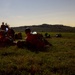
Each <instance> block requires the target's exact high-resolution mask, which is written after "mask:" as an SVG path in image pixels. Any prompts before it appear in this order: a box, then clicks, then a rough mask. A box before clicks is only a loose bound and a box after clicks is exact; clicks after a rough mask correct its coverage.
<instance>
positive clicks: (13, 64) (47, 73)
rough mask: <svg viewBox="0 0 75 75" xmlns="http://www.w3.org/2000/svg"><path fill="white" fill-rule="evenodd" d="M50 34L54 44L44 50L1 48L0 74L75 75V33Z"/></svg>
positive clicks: (14, 47) (51, 41) (50, 40)
mask: <svg viewBox="0 0 75 75" xmlns="http://www.w3.org/2000/svg"><path fill="white" fill-rule="evenodd" d="M42 34H43V35H44V32H43V33H42ZM49 34H50V35H51V38H47V40H48V41H49V42H50V43H51V44H52V45H53V46H51V47H49V48H47V49H46V50H45V51H44V52H43V51H39V52H38V53H36V52H32V51H30V50H28V49H26V48H24V49H20V48H17V46H10V47H5V48H0V75H75V33H61V34H62V37H61V38H56V37H55V35H56V34H57V32H49ZM23 36H24V33H23Z"/></svg>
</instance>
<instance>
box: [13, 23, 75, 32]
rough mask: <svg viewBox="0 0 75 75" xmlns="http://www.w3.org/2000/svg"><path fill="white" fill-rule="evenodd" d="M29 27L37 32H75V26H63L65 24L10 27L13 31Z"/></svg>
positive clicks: (20, 30)
mask: <svg viewBox="0 0 75 75" xmlns="http://www.w3.org/2000/svg"><path fill="white" fill-rule="evenodd" d="M27 27H29V28H30V29H31V30H32V31H37V32H40V31H42V32H75V27H70V26H65V25H57V24H56V25H49V24H42V25H32V26H20V27H12V28H13V29H14V30H15V31H19V32H22V31H24V30H25V28H27Z"/></svg>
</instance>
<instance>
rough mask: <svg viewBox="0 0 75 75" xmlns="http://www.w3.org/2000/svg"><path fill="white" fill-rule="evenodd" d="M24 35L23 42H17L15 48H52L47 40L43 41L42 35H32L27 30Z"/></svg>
mask: <svg viewBox="0 0 75 75" xmlns="http://www.w3.org/2000/svg"><path fill="white" fill-rule="evenodd" d="M25 34H26V35H27V37H26V39H25V41H18V42H17V46H18V47H19V48H23V47H27V48H29V49H43V48H45V47H46V46H47V45H48V46H52V45H51V44H50V43H49V42H48V41H47V40H45V39H44V37H43V36H42V34H38V33H37V32H34V33H32V32H31V30H30V29H29V28H26V29H25Z"/></svg>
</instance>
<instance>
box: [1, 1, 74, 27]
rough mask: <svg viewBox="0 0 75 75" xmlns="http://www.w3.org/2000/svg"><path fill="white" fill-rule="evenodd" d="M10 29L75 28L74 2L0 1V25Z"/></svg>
mask: <svg viewBox="0 0 75 75" xmlns="http://www.w3.org/2000/svg"><path fill="white" fill-rule="evenodd" d="M2 22H5V23H7V24H9V26H10V27H14V26H24V25H26V26H27V25H39V24H44V23H47V24H63V25H67V26H72V27H75V0H0V24H2Z"/></svg>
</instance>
